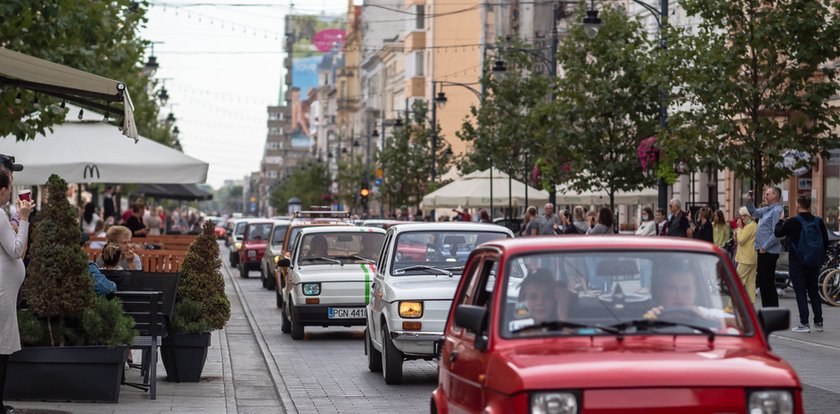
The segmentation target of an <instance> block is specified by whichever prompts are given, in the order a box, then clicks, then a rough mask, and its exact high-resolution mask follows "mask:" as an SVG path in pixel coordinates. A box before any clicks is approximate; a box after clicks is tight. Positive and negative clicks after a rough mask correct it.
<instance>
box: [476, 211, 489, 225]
mask: <svg viewBox="0 0 840 414" xmlns="http://www.w3.org/2000/svg"><path fill="white" fill-rule="evenodd" d="M478 222H479V223H493V221H492V220H490V214H488V213H487V210H481V211H479V212H478Z"/></svg>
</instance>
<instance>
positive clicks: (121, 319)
mask: <svg viewBox="0 0 840 414" xmlns="http://www.w3.org/2000/svg"><path fill="white" fill-rule="evenodd" d="M81 333H82V339H83V345H105V346H107V347H108V348H114V347H117V346H123V345H131V341H132V340H133V339H134V336H135V335H137V331H136V330H135V329H134V319H133V318H131V317H130V316H128V315H126V314H125V313H123V307H122V301H120V300H119V299H116V298H114V299H107V298H104V297H102V296H97V297H96V298H95V299H94V301H93V306H92V307H90V308H88V309H85V311H84V312H83V313H82V319H81Z"/></svg>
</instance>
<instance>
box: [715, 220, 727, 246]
mask: <svg viewBox="0 0 840 414" xmlns="http://www.w3.org/2000/svg"><path fill="white" fill-rule="evenodd" d="M712 234H713V235H712V240H713V241H714V243H715V246H717V247H720V248H721V249H722V248H723V246H725V245H726V242H728V241H729V225H728V224H715V225H713V226H712Z"/></svg>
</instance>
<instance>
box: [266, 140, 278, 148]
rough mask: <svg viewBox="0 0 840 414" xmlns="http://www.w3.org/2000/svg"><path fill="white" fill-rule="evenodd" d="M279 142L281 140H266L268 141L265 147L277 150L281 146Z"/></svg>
mask: <svg viewBox="0 0 840 414" xmlns="http://www.w3.org/2000/svg"><path fill="white" fill-rule="evenodd" d="M279 144H280V143H279V142H271V141H269V142H266V143H265V149H267V150H276V149H278V148H280V145H279Z"/></svg>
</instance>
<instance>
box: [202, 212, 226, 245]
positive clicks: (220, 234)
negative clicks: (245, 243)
mask: <svg viewBox="0 0 840 414" xmlns="http://www.w3.org/2000/svg"><path fill="white" fill-rule="evenodd" d="M205 220H207V221H212V222H213V224H214V225H215V226H216V228H215V229H214V233H215V234H216V239H217V240H223V239H225V238H226V237H227V228H225V221H224V218H222V217H219V216H208V217H207V218H206V219H205Z"/></svg>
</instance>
